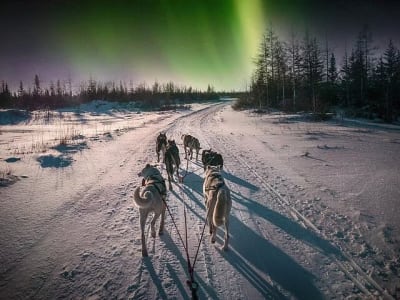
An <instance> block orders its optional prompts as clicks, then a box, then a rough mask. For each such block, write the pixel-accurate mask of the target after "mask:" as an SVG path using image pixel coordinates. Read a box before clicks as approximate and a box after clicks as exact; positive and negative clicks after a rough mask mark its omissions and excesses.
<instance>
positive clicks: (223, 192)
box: [203, 166, 232, 250]
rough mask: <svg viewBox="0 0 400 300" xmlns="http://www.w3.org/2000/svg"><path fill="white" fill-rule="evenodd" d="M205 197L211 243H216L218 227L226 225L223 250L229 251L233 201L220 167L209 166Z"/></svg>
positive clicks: (205, 181)
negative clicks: (230, 218) (230, 216)
mask: <svg viewBox="0 0 400 300" xmlns="http://www.w3.org/2000/svg"><path fill="white" fill-rule="evenodd" d="M203 195H204V200H205V203H206V209H207V223H208V226H209V228H210V234H211V243H215V237H216V232H217V228H218V226H221V225H224V227H225V238H224V245H223V247H222V249H223V250H227V249H228V240H229V214H230V211H231V207H232V200H231V195H230V191H229V188H228V187H227V186H226V184H225V182H224V179H223V177H222V175H221V170H220V167H219V166H207V167H206V173H205V178H204V183H203Z"/></svg>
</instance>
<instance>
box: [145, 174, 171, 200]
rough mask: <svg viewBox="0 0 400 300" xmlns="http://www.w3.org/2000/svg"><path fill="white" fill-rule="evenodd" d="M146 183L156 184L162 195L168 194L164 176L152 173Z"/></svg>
mask: <svg viewBox="0 0 400 300" xmlns="http://www.w3.org/2000/svg"><path fill="white" fill-rule="evenodd" d="M145 183H146V185H152V186H154V187H155V188H156V190H157V191H158V192H159V193H160V194H161V195H163V196H166V195H167V187H166V185H165V180H164V178H162V177H160V176H157V175H151V176H148V177H146V179H145Z"/></svg>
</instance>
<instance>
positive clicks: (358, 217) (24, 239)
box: [0, 101, 400, 299]
mask: <svg viewBox="0 0 400 300" xmlns="http://www.w3.org/2000/svg"><path fill="white" fill-rule="evenodd" d="M107 105H108V104H105V103H101V102H98V103H96V104H95V105H94V107H86V108H81V109H80V110H79V111H64V112H51V116H49V112H48V113H47V115H43V114H41V113H40V112H37V113H35V114H34V116H36V118H32V117H30V118H28V116H26V115H25V114H23V113H17V114H15V112H14V114H13V116H14V118H8V119H7V122H3V123H1V124H4V125H3V126H2V127H1V128H0V137H1V141H2V142H1V144H0V160H1V165H0V167H1V169H0V170H1V171H2V173H1V174H0V177H2V185H3V186H1V187H0V199H1V200H0V213H1V218H0V228H1V239H0V266H1V267H0V282H1V283H0V298H2V299H17V298H33V299H55V298H67V299H80V298H85V299H110V298H118V299H189V298H190V296H191V295H190V291H189V289H188V286H187V284H186V281H187V279H188V271H187V256H186V253H185V251H184V248H183V245H182V243H181V241H180V239H179V237H178V231H177V230H176V228H175V226H174V224H173V222H172V218H173V220H174V221H175V222H176V225H177V227H178V230H179V232H180V234H182V236H185V235H184V233H185V214H186V224H187V232H188V236H187V237H188V254H189V257H190V260H191V263H193V262H194V259H195V255H196V251H197V247H198V245H199V252H198V256H197V257H196V262H195V266H194V278H195V280H196V282H197V283H198V284H199V289H198V292H197V293H198V296H199V298H200V299H265V298H272V299H344V298H347V299H359V298H362V299H365V298H367V299H375V298H376V299H380V298H383V299H391V298H399V297H400V284H399V282H400V280H399V271H400V266H399V261H398V260H399V250H400V247H399V241H398V236H399V233H400V225H399V221H398V218H397V210H398V207H399V203H398V201H399V199H400V188H399V182H400V181H399V172H398V170H399V169H400V161H399V154H398V153H399V150H400V130H399V129H398V128H396V127H393V126H376V125H371V124H365V123H354V122H348V121H346V120H340V121H330V122H323V123H322V122H310V121H307V119H306V118H304V116H302V115H284V114H266V115H259V114H253V113H251V112H250V111H241V112H236V111H233V110H232V109H231V106H230V105H231V102H230V101H224V102H218V103H209V104H207V105H201V106H200V105H197V106H193V107H192V109H191V110H187V111H176V112H166V113H141V112H139V111H136V110H134V109H131V108H129V109H127V108H125V109H121V110H118V109H115V108H112V107H109V106H107ZM100 108H103V110H101V109H100ZM15 115H16V117H15ZM161 131H162V132H166V134H167V137H168V138H170V139H175V140H176V142H177V143H178V147H179V149H180V153H181V158H182V159H181V160H182V165H181V169H180V171H179V172H180V175H181V177H184V179H183V183H180V182H179V181H178V179H176V181H177V182H176V183H175V184H174V185H173V188H174V190H173V191H171V192H169V193H168V206H169V209H170V212H171V215H167V218H166V230H165V233H164V235H163V236H160V237H159V236H157V237H156V238H155V239H153V238H152V237H151V236H150V232H149V230H148V229H149V226H147V227H146V228H147V233H146V237H147V247H148V250H149V257H148V258H142V257H141V248H140V245H141V244H140V229H139V220H138V215H139V213H138V210H137V208H136V207H134V205H133V201H132V195H133V190H134V189H135V187H136V186H138V185H140V183H141V178H139V177H138V176H137V173H138V172H139V171H140V170H141V169H142V168H143V166H144V165H145V164H146V163H155V162H156V158H157V156H156V153H155V140H156V136H157V135H158V133H159V132H161ZM186 133H187V134H191V135H193V136H196V137H197V138H198V139H199V140H200V144H201V147H202V148H203V149H208V148H212V149H213V150H215V151H218V152H220V153H221V154H222V155H223V157H224V170H223V173H222V174H223V176H224V178H225V181H226V183H227V185H228V186H229V188H230V190H231V194H232V200H233V206H232V210H231V217H230V236H231V238H230V244H229V250H228V251H226V252H224V251H222V250H220V247H221V246H222V238H223V230H222V229H219V231H218V238H217V242H216V244H211V243H210V241H209V234H208V231H207V229H206V233H205V237H204V239H203V240H201V242H199V240H200V236H201V233H202V231H203V228H204V222H205V208H204V200H203V196H202V184H203V175H204V172H203V167H202V164H201V161H200V158H199V160H197V161H196V160H195V159H193V160H192V161H190V162H187V161H186V160H184V159H183V147H182V143H181V140H180V137H181V135H182V134H186ZM158 167H159V168H160V170H161V171H162V174H163V175H164V176H165V177H166V171H165V167H164V165H163V164H162V163H160V164H158Z"/></svg>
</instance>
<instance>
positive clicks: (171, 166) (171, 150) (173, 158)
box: [164, 140, 181, 191]
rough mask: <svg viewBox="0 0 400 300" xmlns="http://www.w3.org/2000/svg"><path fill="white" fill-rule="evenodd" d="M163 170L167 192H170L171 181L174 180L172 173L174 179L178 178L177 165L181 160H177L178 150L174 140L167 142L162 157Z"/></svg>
mask: <svg viewBox="0 0 400 300" xmlns="http://www.w3.org/2000/svg"><path fill="white" fill-rule="evenodd" d="M164 162H165V168H166V169H167V174H168V184H169V190H170V191H172V184H171V181H175V180H174V172H175V171H176V177H177V178H179V165H180V164H181V160H180V158H179V149H178V147H177V146H176V144H175V140H168V146H167V150H166V151H165V155H164Z"/></svg>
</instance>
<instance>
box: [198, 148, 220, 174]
mask: <svg viewBox="0 0 400 300" xmlns="http://www.w3.org/2000/svg"><path fill="white" fill-rule="evenodd" d="M201 161H202V163H203V167H204V171H205V170H206V167H207V166H221V169H222V168H223V166H224V159H223V158H222V155H221V154H219V153H217V152H215V151H212V150H211V149H210V150H203V151H202V152H201Z"/></svg>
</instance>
